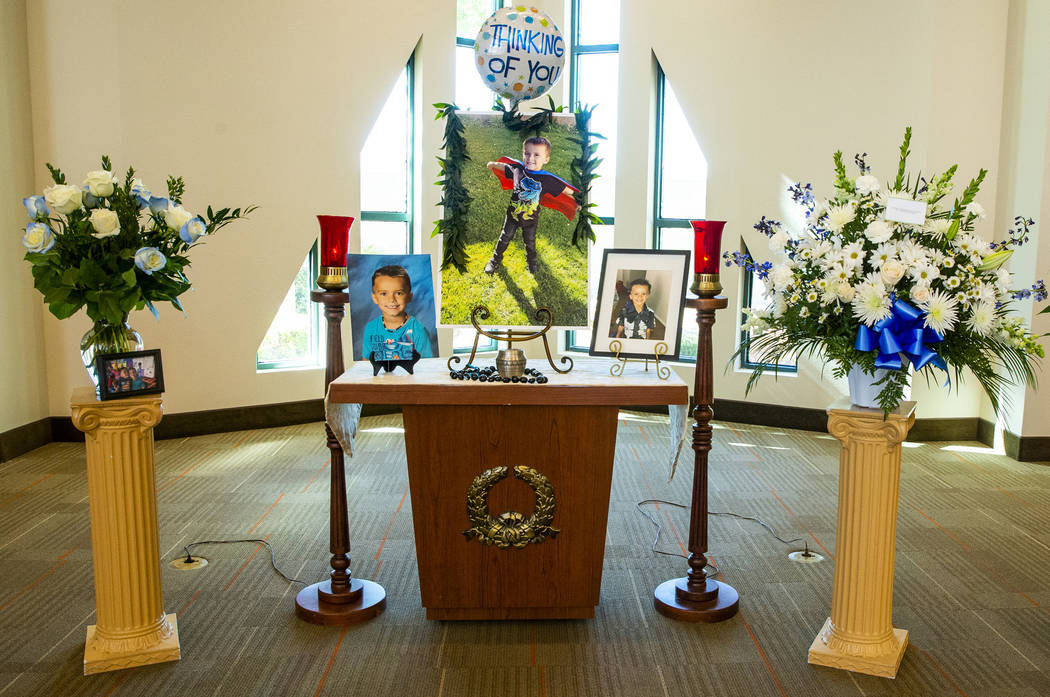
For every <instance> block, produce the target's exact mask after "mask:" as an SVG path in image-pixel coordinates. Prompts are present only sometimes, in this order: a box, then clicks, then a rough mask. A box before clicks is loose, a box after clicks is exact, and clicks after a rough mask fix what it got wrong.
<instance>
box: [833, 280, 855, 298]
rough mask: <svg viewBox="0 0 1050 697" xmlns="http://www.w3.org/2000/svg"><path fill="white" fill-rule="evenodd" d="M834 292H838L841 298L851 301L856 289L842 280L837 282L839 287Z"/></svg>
mask: <svg viewBox="0 0 1050 697" xmlns="http://www.w3.org/2000/svg"><path fill="white" fill-rule="evenodd" d="M835 293H836V294H838V296H839V297H840V298H842V300H844V301H846V302H848V303H850V302H853V296H855V295H856V294H857V289H856V288H854V287H853V286H851V285H850V284H849V283H846V282H845V281H843V282H842V283H840V284H839V287H838V288H836V289H835Z"/></svg>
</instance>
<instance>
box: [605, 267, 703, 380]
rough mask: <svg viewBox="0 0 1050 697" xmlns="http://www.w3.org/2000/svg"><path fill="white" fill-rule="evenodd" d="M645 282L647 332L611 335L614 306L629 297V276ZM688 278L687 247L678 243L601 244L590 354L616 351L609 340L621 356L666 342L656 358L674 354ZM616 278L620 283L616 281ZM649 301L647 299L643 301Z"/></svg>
mask: <svg viewBox="0 0 1050 697" xmlns="http://www.w3.org/2000/svg"><path fill="white" fill-rule="evenodd" d="M637 279H646V280H648V281H649V282H650V287H649V291H650V295H649V300H650V301H652V302H653V306H652V307H649V309H650V310H652V311H653V312H654V314H655V315H656V317H655V320H656V322H655V326H654V332H655V333H654V334H653V336H652V337H651V338H632V337H628V336H626V335H625V336H623V337H616V336H614V335H613V334H614V333H615V331H616V326H617V323H616V322H617V317H618V312H619V310H620V309H622V307H624V305H625V303H628V302H631V301H630V300H629V299H628V294H629V293H630V288H628V287H627V286H630V285H631V281H633V280H637ZM688 282H689V252H688V251H684V250H678V249H606V250H605V254H604V255H603V257H602V272H601V280H600V281H599V282H598V301H597V307H596V308H595V310H594V324H593V326H592V329H591V346H590V351H588V353H589V354H590V355H591V356H616V355H617V352H616V351H615V350H614V346H613V345H612V344H613V342H615V341H619V342H620V351H619V356H620V357H621V358H654V357H655V355H656V349H657V347H658V345H660V344H665V345H666V351H664V352H663V353H661V354H660V358H661V360H670V361H674V360H678V354H679V352H680V351H681V346H682V316H683V312H684V310H685V294H686V288H687V286H688ZM617 283H619V284H620V287H618V285H617ZM648 304H649V302H648V301H647V303H646V305H648Z"/></svg>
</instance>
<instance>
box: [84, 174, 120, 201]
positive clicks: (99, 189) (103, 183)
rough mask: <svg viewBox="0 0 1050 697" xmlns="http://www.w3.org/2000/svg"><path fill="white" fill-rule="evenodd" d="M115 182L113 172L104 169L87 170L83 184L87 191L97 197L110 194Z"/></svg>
mask: <svg viewBox="0 0 1050 697" xmlns="http://www.w3.org/2000/svg"><path fill="white" fill-rule="evenodd" d="M116 183H117V179H116V177H114V176H113V173H112V172H109V171H107V170H104V169H97V170H95V171H94V172H88V173H87V177H86V178H85V179H84V186H86V187H87V188H88V192H89V193H90V194H91V195H92V196H98V197H99V198H105V197H107V196H112V195H113V187H114V185H115V184H116Z"/></svg>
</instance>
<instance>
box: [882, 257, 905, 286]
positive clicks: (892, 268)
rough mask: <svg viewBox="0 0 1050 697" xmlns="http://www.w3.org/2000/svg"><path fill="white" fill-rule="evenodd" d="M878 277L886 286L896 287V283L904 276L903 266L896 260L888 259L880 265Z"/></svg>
mask: <svg viewBox="0 0 1050 697" xmlns="http://www.w3.org/2000/svg"><path fill="white" fill-rule="evenodd" d="M879 275H880V276H881V278H882V282H883V283H885V284H886V285H887V286H895V285H897V281H899V280H901V278H903V276H904V264H902V263H900V262H899V261H897V260H896V259H889V260H888V261H887V262H886V263H885V264H883V265H882V269H881V271H880V272H879Z"/></svg>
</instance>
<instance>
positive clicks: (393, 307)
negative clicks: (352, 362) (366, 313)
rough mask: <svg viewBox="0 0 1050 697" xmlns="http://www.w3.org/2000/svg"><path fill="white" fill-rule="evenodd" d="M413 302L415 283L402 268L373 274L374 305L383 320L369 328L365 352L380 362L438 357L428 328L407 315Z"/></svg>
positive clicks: (392, 267)
mask: <svg viewBox="0 0 1050 697" xmlns="http://www.w3.org/2000/svg"><path fill="white" fill-rule="evenodd" d="M411 301H412V279H411V278H410V277H409V275H408V271H406V270H405V268H404V267H402V266H396V265H390V266H382V267H380V268H378V269H376V270H375V273H373V274H372V302H374V303H375V304H376V305H377V306H378V307H379V313H380V314H379V316H378V317H375V318H374V319H372V320H371V321H370V322H368V324H366V325H365V328H364V332H363V335H362V350H363V353H364V355H365V357H366V358H368V357H371V358H372V360H376V361H397V360H411V359H412V357H413V351H414V352H415V353H418V354H419V357H420V358H430V357H431V356H433V355H434V353H433V351H432V349H431V348H430V339H429V338H428V337H427V330H426V327H424V326H423V323H422V322H420V321H419V320H418V319H416V318H415V317H411V316H409V314H408V312H406V308H407V307H408V303H410V302H411Z"/></svg>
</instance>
